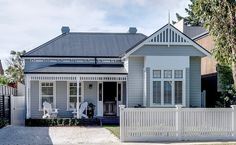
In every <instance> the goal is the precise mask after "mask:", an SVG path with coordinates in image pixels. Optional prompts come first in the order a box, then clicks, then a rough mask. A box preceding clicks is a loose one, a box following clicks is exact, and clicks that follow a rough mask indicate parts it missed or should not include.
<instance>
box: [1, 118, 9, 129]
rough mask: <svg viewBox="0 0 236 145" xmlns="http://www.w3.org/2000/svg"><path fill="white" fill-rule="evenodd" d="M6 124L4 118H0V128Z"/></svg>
mask: <svg viewBox="0 0 236 145" xmlns="http://www.w3.org/2000/svg"><path fill="white" fill-rule="evenodd" d="M7 124H8V121H7V120H6V119H0V128H2V127H4V126H6V125H7Z"/></svg>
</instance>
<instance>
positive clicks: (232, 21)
mask: <svg viewBox="0 0 236 145" xmlns="http://www.w3.org/2000/svg"><path fill="white" fill-rule="evenodd" d="M192 10H193V14H194V15H195V16H196V17H197V18H198V19H199V20H200V21H201V22H202V23H204V27H205V28H206V29H207V30H208V31H209V33H210V34H211V36H212V37H213V39H214V42H215V48H214V49H213V55H214V57H215V58H216V60H217V61H218V63H219V64H220V65H229V66H230V67H231V68H232V74H233V80H234V86H235V87H236V1H235V0H196V1H195V2H194V5H193V7H192Z"/></svg>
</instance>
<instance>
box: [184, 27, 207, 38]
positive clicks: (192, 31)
mask: <svg viewBox="0 0 236 145" xmlns="http://www.w3.org/2000/svg"><path fill="white" fill-rule="evenodd" d="M183 33H184V34H185V35H187V36H188V37H190V38H192V39H194V37H196V36H198V35H201V34H203V33H208V32H207V30H206V29H204V28H203V27H200V26H186V27H185V30H184V32H183Z"/></svg>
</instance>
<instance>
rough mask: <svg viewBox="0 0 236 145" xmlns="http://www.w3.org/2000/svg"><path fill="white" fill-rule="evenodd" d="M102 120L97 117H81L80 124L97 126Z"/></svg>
mask: <svg viewBox="0 0 236 145" xmlns="http://www.w3.org/2000/svg"><path fill="white" fill-rule="evenodd" d="M100 122H101V121H100V120H99V119H97V118H93V119H81V120H80V125H81V126H94V125H95V126H96V125H100V124H101V123H100Z"/></svg>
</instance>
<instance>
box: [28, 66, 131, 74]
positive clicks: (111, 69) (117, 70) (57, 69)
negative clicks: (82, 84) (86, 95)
mask: <svg viewBox="0 0 236 145" xmlns="http://www.w3.org/2000/svg"><path fill="white" fill-rule="evenodd" d="M25 73H26V74H127V73H128V72H127V71H126V70H125V68H124V67H123V66H121V65H118V66H108V65H107V66H91V65H89V66H76V65H75V66H73V65H70V66H65V65H64V66H58V65H53V66H48V67H44V68H40V69H35V70H32V71H28V72H25Z"/></svg>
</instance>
